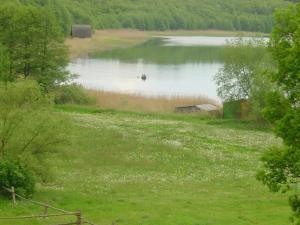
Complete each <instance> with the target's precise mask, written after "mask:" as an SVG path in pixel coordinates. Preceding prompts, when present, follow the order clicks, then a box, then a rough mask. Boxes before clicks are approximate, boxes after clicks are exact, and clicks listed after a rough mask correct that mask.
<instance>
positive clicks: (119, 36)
mask: <svg viewBox="0 0 300 225" xmlns="http://www.w3.org/2000/svg"><path fill="white" fill-rule="evenodd" d="M240 34H243V35H245V36H255V35H257V33H252V32H244V33H241V32H233V31H220V30H198V31H197V30H196V31H188V30H176V31H139V30H126V29H121V30H96V31H95V32H94V34H93V37H92V38H87V39H80V38H68V39H67V40H66V44H67V45H68V46H69V49H70V57H71V58H78V57H86V56H88V55H89V54H92V53H99V52H104V51H108V50H112V49H116V48H129V47H132V46H135V45H138V44H141V43H143V42H146V41H147V40H149V39H150V38H151V37H153V36H237V35H240Z"/></svg>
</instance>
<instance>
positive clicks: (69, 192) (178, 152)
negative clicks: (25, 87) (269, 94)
mask: <svg viewBox="0 0 300 225" xmlns="http://www.w3.org/2000/svg"><path fill="white" fill-rule="evenodd" d="M57 110H58V113H63V114H65V115H68V116H69V117H70V125H69V128H68V134H69V135H68V136H69V138H70V139H69V144H68V145H67V146H65V147H64V148H62V149H59V150H58V151H57V153H56V154H55V155H51V156H48V162H49V163H50V165H51V167H52V168H53V173H54V177H55V179H54V181H53V183H51V184H47V185H45V184H44V185H40V186H39V187H38V192H37V193H36V195H35V196H34V199H36V200H42V201H45V202H48V203H51V204H53V205H55V206H58V207H60V208H64V209H67V210H71V211H73V210H77V209H82V210H83V213H84V215H85V216H86V218H88V219H89V220H91V221H94V222H95V223H97V224H103V225H110V224H112V223H113V222H114V223H115V224H120V225H134V224H144V225H149V224H156V225H174V224H178V225H179V224H185V225H196V224H218V225H233V224H234V225H248V224H249V225H250V224H260V225H269V224H272V225H284V224H288V222H289V220H288V217H289V215H290V210H289V207H288V206H287V204H286V197H285V196H283V195H281V194H273V193H270V192H269V191H268V190H267V189H266V188H265V187H264V186H263V185H261V184H260V183H258V182H257V181H256V179H255V173H256V170H257V169H258V167H259V165H258V160H259V158H260V157H261V154H262V153H263V152H264V151H265V149H266V148H267V147H268V146H269V145H272V144H274V145H280V143H281V142H280V140H278V139H276V138H275V137H274V136H273V134H272V133H271V132H269V131H268V130H264V129H263V130H261V129H257V128H255V127H253V126H252V124H251V123H236V122H234V121H223V120H205V119H201V118H199V117H196V116H187V115H159V114H149V113H147V114H144V113H129V112H120V111H115V110H100V109H89V108H84V107H74V106H72V107H71V106H64V107H59V108H58V109H57ZM32 213H35V214H39V213H41V209H38V208H36V207H33V206H31V205H30V204H27V203H25V202H19V204H18V205H17V206H15V207H13V206H12V205H11V202H10V201H8V200H4V199H0V214H1V216H10V215H23V214H32ZM68 221H70V220H66V221H62V220H59V219H53V220H38V221H33V220H29V221H27V222H24V221H19V222H15V221H13V222H9V221H1V222H0V223H1V225H18V224H22V225H24V224H25V225H35V224H58V223H63V222H68Z"/></svg>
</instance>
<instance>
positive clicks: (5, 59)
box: [0, 45, 11, 83]
mask: <svg viewBox="0 0 300 225" xmlns="http://www.w3.org/2000/svg"><path fill="white" fill-rule="evenodd" d="M9 65H10V61H9V56H8V51H7V49H6V48H4V47H3V46H2V45H0V81H3V82H5V83H6V82H8V81H11V77H10V76H9Z"/></svg>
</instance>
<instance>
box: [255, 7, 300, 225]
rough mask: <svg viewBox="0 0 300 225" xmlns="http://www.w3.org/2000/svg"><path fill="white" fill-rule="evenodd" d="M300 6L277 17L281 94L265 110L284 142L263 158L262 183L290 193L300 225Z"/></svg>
mask: <svg viewBox="0 0 300 225" xmlns="http://www.w3.org/2000/svg"><path fill="white" fill-rule="evenodd" d="M299 41H300V3H298V4H295V5H293V6H291V7H289V8H288V9H282V10H280V11H278V12H277V14H276V26H275V28H274V31H273V33H272V38H271V42H270V47H271V50H272V53H273V56H274V58H275V59H276V60H277V63H278V71H277V72H275V73H272V79H273V81H274V82H275V83H276V85H277V87H276V88H277V90H276V91H275V92H273V93H271V95H270V97H269V101H268V102H269V105H268V107H267V108H266V109H265V114H266V116H267V118H268V119H269V120H270V121H271V122H272V123H273V124H274V125H275V128H274V131H275V133H276V134H277V136H279V137H281V138H282V139H283V142H284V145H285V146H284V147H282V148H272V149H270V151H269V152H268V153H266V155H265V156H264V158H263V162H264V168H263V170H262V171H261V172H260V175H259V179H260V180H262V181H263V183H265V184H266V185H268V186H269V188H270V189H271V190H272V191H280V190H282V191H290V192H291V197H290V205H291V207H292V210H293V211H294V218H295V220H294V222H295V224H300V213H299V212H300V204H299V203H300V201H299V189H298V184H299V176H300V67H299V63H300V58H299V51H300V42H299Z"/></svg>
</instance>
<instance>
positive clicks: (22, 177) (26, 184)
mask: <svg viewBox="0 0 300 225" xmlns="http://www.w3.org/2000/svg"><path fill="white" fill-rule="evenodd" d="M0 187H1V188H3V187H4V188H11V187H14V188H15V191H16V193H17V194H19V195H22V196H25V197H30V196H32V194H33V193H34V189H35V179H34V176H33V173H32V172H31V170H30V169H29V168H28V167H26V166H24V165H22V164H21V163H20V162H18V161H8V160H4V161H0ZM1 193H2V194H3V195H4V196H10V193H9V192H7V191H5V190H3V191H1Z"/></svg>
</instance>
